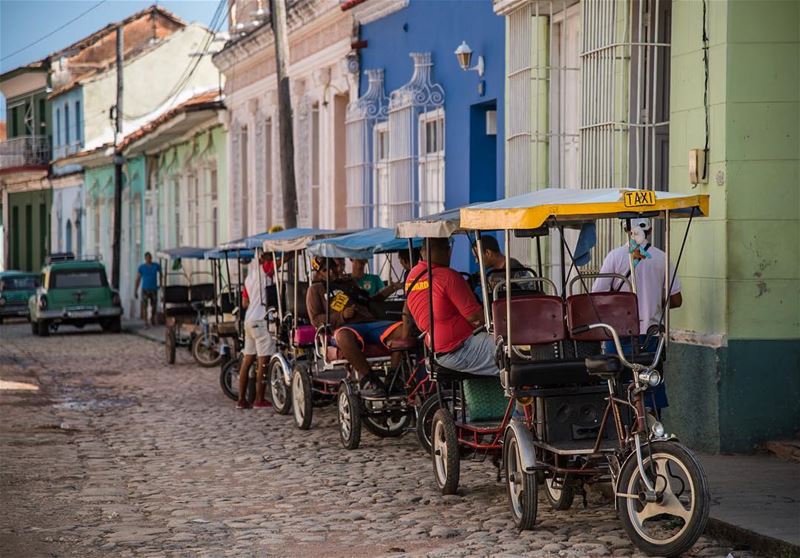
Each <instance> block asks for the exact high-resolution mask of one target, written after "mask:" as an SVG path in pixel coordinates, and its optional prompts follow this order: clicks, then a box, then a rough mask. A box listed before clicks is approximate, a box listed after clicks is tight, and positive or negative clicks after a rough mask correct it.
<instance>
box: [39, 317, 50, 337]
mask: <svg viewBox="0 0 800 558" xmlns="http://www.w3.org/2000/svg"><path fill="white" fill-rule="evenodd" d="M36 329H38V330H39V337H49V336H50V324H49V323H48V321H47V320H39V324H38V326H37V328H36Z"/></svg>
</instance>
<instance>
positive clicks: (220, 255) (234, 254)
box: [205, 247, 255, 260]
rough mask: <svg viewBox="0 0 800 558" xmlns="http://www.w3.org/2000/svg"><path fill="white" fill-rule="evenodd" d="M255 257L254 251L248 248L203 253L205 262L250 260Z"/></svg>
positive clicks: (216, 249)
mask: <svg viewBox="0 0 800 558" xmlns="http://www.w3.org/2000/svg"><path fill="white" fill-rule="evenodd" d="M254 256H255V250H251V249H249V248H222V247H220V248H214V249H213V250H209V251H208V252H206V253H205V257H206V259H207V260H222V259H228V258H230V259H252V258H253V257H254Z"/></svg>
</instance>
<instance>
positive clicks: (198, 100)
mask: <svg viewBox="0 0 800 558" xmlns="http://www.w3.org/2000/svg"><path fill="white" fill-rule="evenodd" d="M223 106H224V105H223V104H222V100H221V99H220V98H219V91H217V90H216V89H215V90H213V91H207V92H206V93H200V94H199V95H195V96H194V97H192V98H190V99H187V100H186V101H184V102H183V103H181V104H180V105H178V106H176V107H175V108H173V109H170V110H168V111H167V112H165V113H164V114H162V115H161V116H159V117H158V118H156V119H155V120H152V121H151V122H149V123H147V124H145V125H144V126H142V127H141V128H139V129H138V130H136V131H134V132H132V133H130V134H128V135H127V136H125V139H123V140H122V144H121V145H120V150H124V149H125V148H126V147H128V146H129V145H131V144H132V143H133V142H135V141H137V140H139V139H141V138H143V137H144V136H146V135H147V134H150V133H151V132H154V131H155V130H157V129H158V128H159V127H161V126H162V125H163V124H166V123H167V122H169V121H170V120H172V119H173V118H175V117H176V116H178V115H179V114H181V113H184V112H194V111H200V110H206V109H217V108H223Z"/></svg>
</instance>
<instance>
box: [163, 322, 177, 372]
mask: <svg viewBox="0 0 800 558" xmlns="http://www.w3.org/2000/svg"><path fill="white" fill-rule="evenodd" d="M176 342H177V341H176V339H175V330H174V329H172V328H171V327H168V328H167V332H166V334H165V336H164V350H165V351H166V356H167V364H175V344H176Z"/></svg>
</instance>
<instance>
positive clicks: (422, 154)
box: [418, 108, 444, 215]
mask: <svg viewBox="0 0 800 558" xmlns="http://www.w3.org/2000/svg"><path fill="white" fill-rule="evenodd" d="M418 149H419V213H420V215H430V214H433V213H438V212H440V211H443V210H444V109H441V108H439V109H436V110H433V111H430V112H425V113H423V114H420V116H419V148H418Z"/></svg>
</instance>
